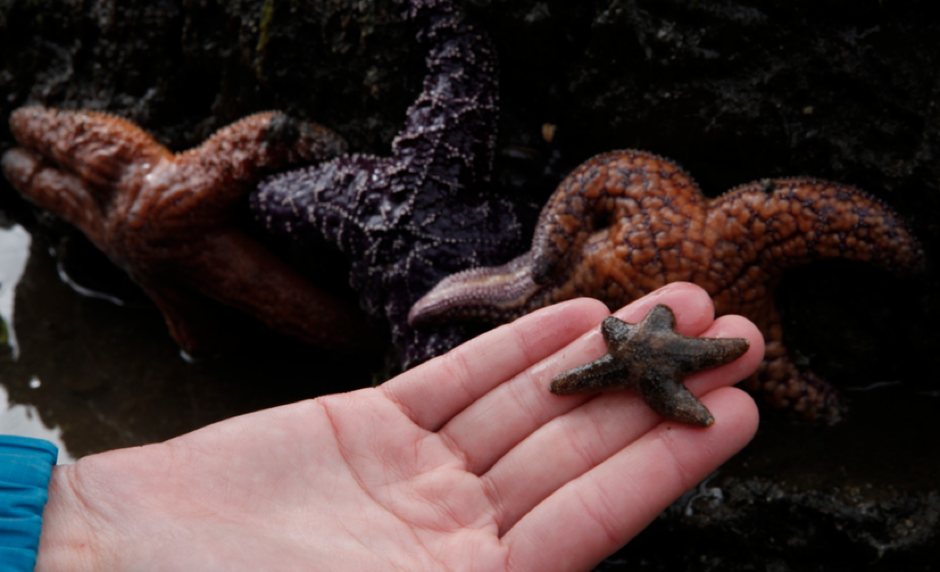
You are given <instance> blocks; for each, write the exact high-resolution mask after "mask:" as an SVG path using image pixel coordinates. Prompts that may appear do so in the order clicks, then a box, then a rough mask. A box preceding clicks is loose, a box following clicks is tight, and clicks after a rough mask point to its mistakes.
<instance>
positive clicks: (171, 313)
mask: <svg viewBox="0 0 940 572" xmlns="http://www.w3.org/2000/svg"><path fill="white" fill-rule="evenodd" d="M10 129H11V131H12V132H13V135H14V136H15V137H16V140H17V142H19V144H20V145H21V146H22V148H17V149H12V150H10V151H8V152H7V153H6V154H5V155H4V156H3V160H2V165H3V172H4V174H5V175H6V177H7V179H9V181H10V182H11V183H12V184H13V186H14V187H15V188H16V189H17V190H18V191H19V192H21V193H22V194H24V195H26V196H27V198H29V199H30V200H31V201H33V202H34V203H36V204H37V205H38V206H40V207H41V208H43V209H46V210H48V211H51V212H53V213H55V214H56V215H58V216H61V217H62V218H64V219H65V220H67V221H68V222H70V223H72V224H74V225H75V226H77V227H78V228H79V229H81V230H82V231H83V232H84V233H85V234H86V235H87V236H88V238H89V239H90V240H91V241H92V242H93V243H94V244H95V245H96V246H97V247H98V248H100V249H101V250H102V251H104V252H105V253H106V254H107V255H108V256H109V257H110V258H111V260H113V261H114V262H115V263H116V264H117V265H119V266H121V267H122V268H123V269H124V270H126V271H127V272H128V274H129V275H130V277H131V278H132V279H133V280H134V281H135V282H137V283H138V284H139V285H140V286H141V287H142V288H143V289H144V291H145V292H146V293H147V294H148V295H149V296H150V298H151V299H153V301H154V302H155V303H156V304H157V306H158V307H159V308H160V310H161V311H162V312H163V315H164V317H165V318H166V322H167V325H168V326H169V329H170V333H171V334H172V335H173V337H174V338H175V339H176V341H177V342H178V343H179V345H180V346H181V348H182V349H183V351H184V352H185V353H186V354H188V355H189V356H193V357H199V356H205V355H209V354H211V353H214V352H215V351H217V350H218V349H219V348H218V347H216V346H217V342H218V339H217V334H219V332H218V331H217V330H216V328H217V324H216V323H215V321H214V320H215V315H214V312H216V310H217V309H214V308H213V307H212V306H213V305H212V304H206V302H207V300H206V297H208V298H211V299H214V300H216V301H218V302H221V303H222V304H225V305H228V306H233V307H235V308H238V309H241V310H245V311H247V312H249V313H251V314H253V315H254V316H255V317H257V318H259V319H261V320H262V321H264V322H265V323H266V324H268V325H269V326H270V327H272V328H273V329H275V330H279V331H281V332H284V333H287V334H291V335H295V336H298V337H300V338H302V339H305V340H307V341H309V342H311V343H313V344H316V345H319V346H321V347H325V348H333V349H343V350H347V351H365V350H375V349H377V348H378V347H379V344H378V342H377V337H376V335H375V334H374V332H372V330H371V325H370V324H369V323H368V319H367V318H366V317H365V316H364V315H363V314H362V313H361V311H359V309H358V308H356V307H355V306H354V305H352V304H346V303H344V302H341V301H338V300H335V299H334V298H333V297H332V296H329V295H328V294H326V293H325V292H323V291H321V290H320V289H318V288H316V287H314V286H313V285H312V284H311V283H310V282H309V281H307V280H305V279H304V278H302V277H301V276H300V275H299V274H297V273H296V272H294V271H293V270H292V269H291V268H290V267H288V266H287V265H286V264H285V263H283V262H281V261H280V260H278V259H277V258H276V257H275V256H274V255H273V254H272V253H271V252H269V251H268V250H267V249H265V248H264V247H262V246H261V245H260V244H259V243H257V242H255V241H254V240H252V239H251V238H249V237H248V236H247V235H246V234H245V233H244V232H242V231H241V230H239V228H238V227H237V225H236V222H235V218H236V217H235V212H234V211H235V210H236V208H237V204H238V203H239V201H244V200H245V197H246V195H247V194H248V193H249V192H251V191H252V190H253V189H254V188H255V185H256V184H257V182H258V181H259V180H260V179H261V177H262V176H264V175H266V174H269V173H271V171H272V170H274V169H277V168H282V167H285V166H288V165H295V164H298V163H302V162H311V161H320V160H323V159H327V158H331V157H334V156H336V155H337V154H339V153H341V152H343V151H344V150H345V143H344V141H343V140H342V139H341V138H340V137H339V136H338V135H336V134H334V133H332V132H330V131H329V130H327V129H325V128H323V127H320V126H317V125H312V124H302V123H299V122H297V121H294V120H292V119H290V118H288V117H286V116H284V115H281V114H278V113H261V114H257V115H253V116H250V117H247V118H245V119H243V120H241V121H239V122H237V123H234V124H232V125H230V126H228V127H226V128H224V129H222V130H220V131H219V132H218V133H216V134H215V135H214V136H213V137H212V138H210V139H209V140H207V141H206V142H205V143H203V144H202V145H200V146H199V147H197V148H195V149H191V150H189V151H187V152H185V153H180V154H176V155H174V154H173V153H171V152H170V151H169V150H167V149H166V148H165V147H164V146H162V145H160V144H159V143H157V141H156V140H154V139H153V137H151V136H150V135H149V134H147V133H146V132H144V131H142V130H141V129H140V128H138V127H137V126H135V125H133V124H132V123H130V122H128V121H125V120H123V119H120V118H118V117H114V116H111V115H107V114H103V113H95V112H91V111H62V110H57V109H52V108H43V107H24V108H21V109H18V110H16V111H15V112H14V113H13V114H12V115H11V117H10Z"/></svg>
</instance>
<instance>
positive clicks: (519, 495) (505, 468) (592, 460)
mask: <svg viewBox="0 0 940 572" xmlns="http://www.w3.org/2000/svg"><path fill="white" fill-rule="evenodd" d="M702 336H703V337H709V338H712V337H714V338H718V337H722V338H725V337H739V338H746V339H747V340H748V341H750V342H751V347H750V348H749V349H748V352H747V353H746V354H745V355H743V356H741V358H739V359H738V360H736V361H734V362H732V363H729V364H726V365H724V366H722V367H720V368H717V369H713V370H709V371H704V372H700V373H697V374H695V375H692V376H689V378H688V379H687V380H686V386H687V387H688V388H689V390H690V391H691V392H692V393H693V394H694V395H696V396H698V395H704V394H706V393H708V392H710V391H712V390H714V389H716V388H719V387H721V386H725V385H731V384H733V383H736V382H738V381H740V380H741V379H744V378H745V377H747V376H748V375H750V374H751V372H752V371H754V370H755V369H757V366H758V365H760V362H761V358H762V356H763V355H764V352H763V343H762V342H763V338H762V336H761V333H760V331H759V330H758V329H757V327H756V326H754V324H752V323H751V322H749V321H747V320H746V319H744V318H742V317H741V316H723V317H721V318H718V320H716V321H715V322H714V324H712V326H711V327H710V328H708V329H707V330H705V331H704V332H702ZM559 399H568V398H567V397H559ZM661 421H662V418H661V417H660V416H659V415H657V414H656V413H654V412H653V410H652V409H650V408H649V407H648V406H647V405H646V404H645V403H643V401H642V400H640V398H639V397H637V395H636V394H635V393H633V392H632V391H618V392H613V393H607V394H604V395H602V396H600V397H597V398H595V399H592V400H590V401H588V402H587V403H584V404H583V405H581V406H580V407H578V408H576V409H574V410H573V411H571V412H569V413H567V414H565V415H562V416H560V417H557V418H555V419H553V420H551V421H550V422H548V423H546V424H545V425H544V426H543V427H541V428H540V429H538V430H537V431H536V432H535V433H533V434H532V436H530V437H529V438H528V439H526V440H524V441H523V442H522V443H520V444H519V445H517V446H516V447H515V448H513V449H512V450H511V451H510V452H508V453H507V454H506V455H505V456H504V457H503V458H502V459H500V460H499V461H497V463H496V464H495V465H494V466H493V468H492V469H491V470H490V471H488V472H487V473H486V474H485V475H483V479H484V481H485V482H486V483H487V488H488V490H489V491H490V495H489V496H490V498H492V499H494V504H495V506H496V509H497V514H498V522H499V527H500V531H501V532H504V531H506V530H508V529H510V528H512V527H513V526H514V525H515V524H516V522H517V521H518V520H519V519H520V518H522V516H523V515H524V514H526V513H527V512H529V511H530V510H531V509H532V508H533V507H534V506H536V505H537V504H539V503H540V502H542V501H543V500H544V499H545V498H547V497H548V496H549V495H551V494H552V493H554V492H555V491H556V490H558V489H559V488H560V487H562V486H563V485H564V484H565V483H567V482H568V481H571V480H573V479H575V478H577V477H579V476H581V475H583V474H584V473H586V472H588V471H590V470H591V469H593V468H594V467H596V466H597V465H599V464H601V463H602V462H604V461H605V460H606V459H608V458H610V457H611V456H612V455H614V454H616V453H617V452H618V451H620V450H621V449H623V448H624V447H626V446H628V445H630V444H631V443H633V442H634V441H635V440H637V439H639V438H640V437H641V436H643V435H644V434H646V433H647V432H649V431H650V430H651V429H652V428H653V427H655V426H656V425H657V424H659V423H660V422H661ZM525 474H529V475H536V476H535V477H533V478H528V479H520V478H519V475H525Z"/></svg>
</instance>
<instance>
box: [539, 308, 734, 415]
mask: <svg viewBox="0 0 940 572" xmlns="http://www.w3.org/2000/svg"><path fill="white" fill-rule="evenodd" d="M601 333H602V334H603V335H604V341H605V342H607V354H606V355H604V356H603V357H602V358H600V359H597V360H595V361H592V362H591V363H587V364H584V365H582V366H580V367H576V368H574V369H572V370H569V371H566V372H565V373H562V374H560V375H558V376H557V377H555V379H554V380H552V384H551V386H550V389H551V392H552V393H555V394H557V395H571V394H572V393H595V392H599V391H614V390H618V389H632V390H633V391H635V392H636V393H637V395H639V396H640V399H642V400H643V401H644V402H645V403H646V404H647V405H649V406H650V408H651V409H652V410H653V411H655V412H656V413H658V414H660V415H662V416H663V417H665V418H666V419H670V420H672V421H678V422H680V423H687V424H689V425H696V426H698V427H708V426H709V425H711V424H712V423H714V422H715V418H714V417H712V414H711V412H709V411H708V408H706V407H705V406H704V405H703V404H702V402H701V401H699V400H698V399H696V397H695V396H694V395H692V392H690V391H689V390H688V389H686V387H685V385H683V383H682V382H683V380H684V379H685V378H686V376H688V375H691V374H693V373H695V372H698V371H702V370H706V369H713V368H716V367H718V366H720V365H724V364H726V363H731V362H733V361H734V360H736V359H738V358H739V357H741V356H742V355H744V352H746V351H747V348H748V347H749V346H750V344H749V343H748V341H747V340H745V339H742V338H730V339H712V338H690V337H687V336H683V335H681V334H679V333H677V332H676V316H675V314H673V313H672V310H671V309H670V308H669V307H668V306H664V305H663V304H658V305H657V306H654V307H653V309H651V310H650V311H649V313H648V314H647V315H646V317H645V318H643V320H642V321H640V323H638V324H635V325H634V324H628V323H627V322H624V321H623V320H619V319H617V318H615V317H613V316H608V317H606V318H604V321H603V323H602V324H601Z"/></svg>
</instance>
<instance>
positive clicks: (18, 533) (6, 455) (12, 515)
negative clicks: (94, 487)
mask: <svg viewBox="0 0 940 572" xmlns="http://www.w3.org/2000/svg"><path fill="white" fill-rule="evenodd" d="M57 455H58V449H56V447H55V445H53V444H52V443H50V442H48V441H43V440H41V439H30V438H28V437H15V436H11V435H0V570H2V571H3V572H31V571H32V570H33V568H34V567H35V565H36V550H37V549H38V548H39V533H40V531H41V530H42V509H43V507H44V506H45V505H46V499H47V498H48V490H49V478H50V477H51V476H52V467H53V465H55V461H56V457H57Z"/></svg>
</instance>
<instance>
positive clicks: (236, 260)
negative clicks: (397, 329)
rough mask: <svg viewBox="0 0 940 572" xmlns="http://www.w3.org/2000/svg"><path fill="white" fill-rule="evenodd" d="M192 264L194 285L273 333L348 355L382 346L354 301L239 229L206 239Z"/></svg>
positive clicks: (372, 351) (371, 351) (375, 350)
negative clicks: (324, 287) (333, 293)
mask: <svg viewBox="0 0 940 572" xmlns="http://www.w3.org/2000/svg"><path fill="white" fill-rule="evenodd" d="M192 264H193V268H195V269H197V270H195V271H194V273H193V276H194V277H195V278H196V280H194V281H193V286H194V287H196V288H198V289H199V290H200V291H201V292H202V293H204V294H205V295H207V296H210V297H212V298H214V299H216V300H218V301H220V302H222V303H224V304H226V305H229V306H233V307H235V308H238V309H241V310H243V311H245V312H248V313H249V314H252V315H254V316H255V317H257V318H258V319H260V320H261V321H263V322H265V323H266V324H267V325H268V326H270V327H271V328H273V329H275V330H277V331H280V332H282V333H285V334H289V335H293V336H296V337H299V338H301V339H304V340H306V341H308V342H310V343H312V344H314V345H317V346H319V347H324V348H328V349H336V350H341V351H345V352H349V353H376V352H377V351H378V350H379V349H381V342H380V340H379V339H378V336H377V335H376V333H375V331H374V330H373V328H372V326H371V324H370V323H369V321H368V319H367V318H366V316H365V315H364V314H363V313H362V312H361V311H360V310H359V309H358V308H357V307H356V306H355V305H354V304H352V303H349V302H346V301H343V300H339V299H337V298H335V297H334V296H331V295H329V294H327V293H326V292H324V291H322V290H320V289H319V288H316V287H315V286H313V285H312V284H311V283H310V282H309V281H307V280H306V279H304V278H303V277H301V276H300V275H298V274H297V273H296V272H294V271H293V270H292V269H291V268H290V267H289V266H287V265H286V264H284V263H283V262H281V261H280V260H278V259H277V258H276V257H275V256H273V255H272V254H271V253H270V252H269V251H267V250H266V249H264V248H263V247H262V246H261V245H259V244H258V243H256V242H255V241H253V240H251V239H250V238H248V237H247V236H245V235H244V234H243V233H241V232H240V231H238V230H234V229H233V230H228V231H225V232H219V233H216V234H215V235H213V236H209V237H206V240H205V243H204V244H203V245H201V247H200V249H199V252H198V254H197V257H196V258H195V259H194V260H193V262H192Z"/></svg>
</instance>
